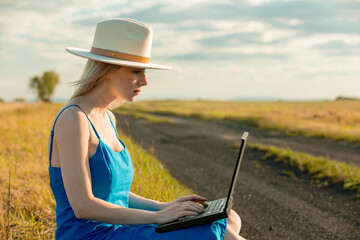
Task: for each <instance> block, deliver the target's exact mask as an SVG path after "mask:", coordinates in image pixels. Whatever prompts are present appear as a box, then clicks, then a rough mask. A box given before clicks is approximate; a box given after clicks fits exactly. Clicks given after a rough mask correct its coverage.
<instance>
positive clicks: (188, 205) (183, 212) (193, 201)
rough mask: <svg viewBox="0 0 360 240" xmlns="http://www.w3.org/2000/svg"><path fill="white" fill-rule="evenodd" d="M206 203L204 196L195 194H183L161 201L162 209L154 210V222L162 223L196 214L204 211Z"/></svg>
mask: <svg viewBox="0 0 360 240" xmlns="http://www.w3.org/2000/svg"><path fill="white" fill-rule="evenodd" d="M198 203H200V204H198ZM207 205H208V204H207V203H206V198H204V197H200V196H197V195H191V196H184V197H180V198H178V199H176V200H174V201H171V202H167V203H162V210H160V211H158V212H156V214H157V220H156V223H157V224H163V223H167V222H172V221H175V220H177V219H179V218H181V217H184V216H195V215H198V214H200V213H202V212H204V207H206V206H207Z"/></svg>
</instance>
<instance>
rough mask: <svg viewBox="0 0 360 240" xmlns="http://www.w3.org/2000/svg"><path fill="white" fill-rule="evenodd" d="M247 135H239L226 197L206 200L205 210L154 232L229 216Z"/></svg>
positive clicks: (160, 227)
mask: <svg viewBox="0 0 360 240" xmlns="http://www.w3.org/2000/svg"><path fill="white" fill-rule="evenodd" d="M248 135H249V133H248V132H244V134H243V135H242V137H241V143H240V150H239V154H238V158H237V161H236V165H235V169H234V174H233V177H232V180H231V184H230V188H229V193H228V195H227V197H224V198H220V199H217V200H214V201H211V202H208V206H207V207H206V208H205V209H204V210H205V212H204V213H201V214H200V215H197V216H185V217H182V218H179V219H178V220H177V221H174V222H169V223H164V224H161V225H159V226H158V227H157V228H156V229H155V231H156V232H158V233H164V232H169V231H173V230H176V229H181V228H186V227H191V226H194V225H201V224H206V223H211V222H213V221H216V220H220V219H223V218H227V217H228V216H229V214H230V210H231V208H232V206H233V203H234V200H233V194H234V189H235V184H236V180H237V178H238V173H239V169H240V165H241V161H242V158H243V155H244V150H245V145H246V141H247V137H248Z"/></svg>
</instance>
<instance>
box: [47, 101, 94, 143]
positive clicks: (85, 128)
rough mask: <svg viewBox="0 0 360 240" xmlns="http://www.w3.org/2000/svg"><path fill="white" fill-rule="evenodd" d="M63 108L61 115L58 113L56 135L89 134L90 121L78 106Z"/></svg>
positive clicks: (61, 136)
mask: <svg viewBox="0 0 360 240" xmlns="http://www.w3.org/2000/svg"><path fill="white" fill-rule="evenodd" d="M64 108H65V107H64ZM64 108H63V109H64ZM63 109H62V110H60V112H59V114H60V115H58V119H57V121H56V123H55V130H54V131H55V133H56V134H55V135H57V136H59V138H63V137H64V138H67V137H68V136H69V135H71V136H76V135H78V136H80V135H84V134H85V135H87V136H89V134H90V130H89V123H88V119H87V117H86V115H85V114H84V113H83V112H82V111H81V110H80V109H79V108H77V107H68V108H66V109H65V110H63ZM81 137H84V136H81ZM72 139H73V138H72Z"/></svg>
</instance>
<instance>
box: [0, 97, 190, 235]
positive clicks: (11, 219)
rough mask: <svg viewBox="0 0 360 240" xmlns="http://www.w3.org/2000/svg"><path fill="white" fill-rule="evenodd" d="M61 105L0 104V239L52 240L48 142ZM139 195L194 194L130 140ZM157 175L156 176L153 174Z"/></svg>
mask: <svg viewBox="0 0 360 240" xmlns="http://www.w3.org/2000/svg"><path fill="white" fill-rule="evenodd" d="M61 107H62V105H61V104H41V103H37V104H22V105H16V106H15V105H11V104H9V105H6V104H0V132H1V134H0V239H53V238H54V232H55V228H56V223H55V200H54V198H53V195H52V192H51V189H50V186H49V176H48V151H47V143H48V142H47V141H48V134H49V131H50V128H51V124H52V122H53V120H54V117H55V115H56V114H57V112H58V110H59V109H60V108H61ZM122 138H123V139H124V141H125V143H126V145H127V147H128V148H129V150H130V154H131V156H132V160H133V164H134V171H135V177H134V182H133V185H132V190H133V191H134V192H136V193H137V194H139V195H142V196H145V197H151V198H155V199H158V200H163V201H170V200H173V199H175V198H177V197H179V196H181V195H183V194H190V193H192V191H191V190H189V189H187V188H185V187H184V186H182V185H180V184H179V183H178V182H177V181H176V180H174V179H173V178H172V177H171V176H170V174H169V173H168V172H167V171H166V169H164V168H163V167H162V166H161V164H160V163H159V162H158V160H157V159H156V158H154V157H153V156H151V154H149V153H147V152H146V151H145V150H143V149H142V148H141V147H140V146H139V145H137V144H136V143H135V142H133V141H132V140H131V139H129V138H127V137H126V136H122ZM154 173H155V174H154Z"/></svg>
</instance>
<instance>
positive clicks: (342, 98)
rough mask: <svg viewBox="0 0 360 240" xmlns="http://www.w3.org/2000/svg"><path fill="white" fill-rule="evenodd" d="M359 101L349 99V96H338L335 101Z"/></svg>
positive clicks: (352, 98)
mask: <svg viewBox="0 0 360 240" xmlns="http://www.w3.org/2000/svg"><path fill="white" fill-rule="evenodd" d="M344 100H346V101H358V100H360V98H357V97H347V96H338V97H337V98H336V99H335V101H344Z"/></svg>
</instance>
